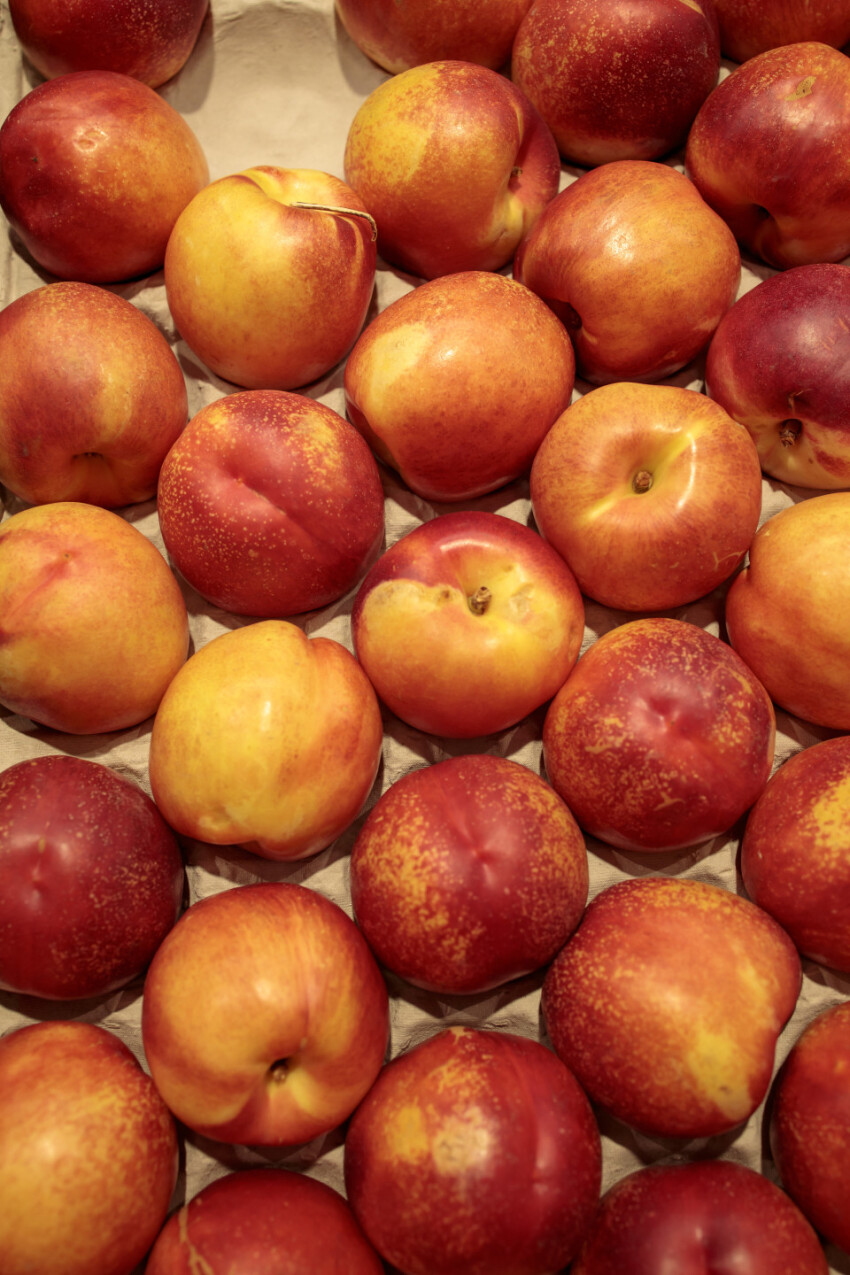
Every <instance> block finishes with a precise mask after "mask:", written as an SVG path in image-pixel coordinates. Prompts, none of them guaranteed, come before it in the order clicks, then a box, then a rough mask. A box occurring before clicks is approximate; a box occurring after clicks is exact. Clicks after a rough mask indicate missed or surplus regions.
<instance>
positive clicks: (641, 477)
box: [632, 469, 652, 495]
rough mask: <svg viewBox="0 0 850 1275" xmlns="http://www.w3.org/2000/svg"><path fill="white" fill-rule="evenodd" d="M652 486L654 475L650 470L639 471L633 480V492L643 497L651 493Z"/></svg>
mask: <svg viewBox="0 0 850 1275" xmlns="http://www.w3.org/2000/svg"><path fill="white" fill-rule="evenodd" d="M651 486H652V474H651V473H650V472H649V470H648V469H639V470H638V472H637V473H636V474H635V476H634V478H633V479H632V491H635V492H637V494H638V495H642V494H643V492H645V491H649V489H650V487H651Z"/></svg>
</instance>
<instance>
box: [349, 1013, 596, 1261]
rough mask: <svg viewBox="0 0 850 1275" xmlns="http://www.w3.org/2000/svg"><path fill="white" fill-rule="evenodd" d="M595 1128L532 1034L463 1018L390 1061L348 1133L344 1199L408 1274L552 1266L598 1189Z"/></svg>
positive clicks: (564, 1256)
mask: <svg viewBox="0 0 850 1275" xmlns="http://www.w3.org/2000/svg"><path fill="white" fill-rule="evenodd" d="M600 1175H601V1154H600V1141H599V1132H598V1129H597V1127H596V1122H595V1120H594V1118H593V1114H592V1112H591V1109H590V1104H589V1103H588V1101H587V1099H586V1098H585V1096H584V1094H583V1093H582V1091H581V1089H580V1088H579V1086H578V1085H577V1084H576V1082H575V1080H574V1079H573V1077H572V1076H571V1075H570V1073H569V1071H568V1070H567V1069H566V1067H564V1066H563V1065H562V1064H561V1063H559V1062H558V1060H557V1058H555V1057H554V1055H553V1054H552V1053H551V1052H550V1051H549V1050H547V1049H544V1047H543V1046H542V1045H540V1044H538V1043H537V1042H536V1041H533V1040H528V1039H525V1038H523V1037H520V1036H515V1035H513V1034H511V1033H508V1032H497V1031H485V1030H479V1029H473V1028H464V1027H455V1028H449V1029H448V1030H446V1031H443V1032H440V1033H438V1034H437V1035H436V1036H433V1037H431V1038H429V1039H428V1040H426V1041H425V1042H424V1043H423V1044H420V1045H418V1046H417V1047H416V1048H414V1049H411V1050H409V1051H408V1052H407V1053H406V1054H403V1055H402V1056H400V1057H399V1058H396V1059H395V1060H394V1061H393V1062H391V1063H390V1064H389V1065H388V1066H387V1067H386V1068H385V1069H384V1071H383V1072H382V1073H381V1075H380V1077H379V1078H378V1081H377V1082H376V1084H375V1085H374V1087H373V1088H372V1090H371V1091H370V1093H369V1094H368V1095H367V1097H366V1099H365V1101H364V1102H363V1103H361V1105H360V1107H359V1108H358V1110H357V1111H356V1112H355V1115H354V1117H353V1119H352V1121H351V1124H350V1126H349V1131H348V1136H347V1138H346V1144H345V1184H346V1192H347V1194H348V1199H349V1201H350V1203H351V1206H352V1208H353V1209H354V1212H355V1214H356V1215H357V1217H358V1219H359V1221H360V1223H361V1225H362V1226H363V1229H364V1230H365V1232H366V1234H367V1235H368V1236H369V1237H370V1239H371V1240H372V1242H373V1243H374V1245H375V1247H376V1248H377V1249H378V1251H379V1253H380V1254H381V1256H382V1257H384V1259H385V1260H386V1261H388V1262H391V1263H392V1264H393V1265H394V1266H397V1267H399V1268H400V1269H401V1270H403V1271H405V1272H406V1275H507V1273H508V1272H510V1275H545V1272H549V1271H553V1270H556V1269H560V1268H561V1267H562V1266H563V1265H564V1264H565V1263H566V1262H567V1261H569V1259H570V1258H571V1257H572V1255H573V1253H574V1252H575V1250H576V1248H577V1247H578V1244H579V1242H580V1240H581V1237H582V1236H583V1234H584V1232H585V1231H586V1229H587V1227H588V1225H589V1223H590V1220H591V1218H592V1216H593V1211H594V1208H595V1206H596V1201H597V1199H598V1195H599V1184H600Z"/></svg>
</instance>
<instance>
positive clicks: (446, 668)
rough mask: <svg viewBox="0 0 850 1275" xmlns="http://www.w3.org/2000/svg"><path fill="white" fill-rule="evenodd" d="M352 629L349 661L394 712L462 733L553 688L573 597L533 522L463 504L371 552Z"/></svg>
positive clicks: (519, 712)
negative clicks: (461, 509)
mask: <svg viewBox="0 0 850 1275" xmlns="http://www.w3.org/2000/svg"><path fill="white" fill-rule="evenodd" d="M482 589H483V590H484V592H485V594H486V596H483V597H482V593H481V591H482ZM479 599H481V600H480V601H479ZM351 628H352V635H353V639H354V650H355V654H356V655H357V658H358V660H359V661H360V663H361V665H362V666H363V668H364V670H365V672H366V674H367V676H368V677H369V680H370V681H371V683H372V685H373V686H374V687H375V690H376V691H377V693H378V695H379V696H380V698H381V699H382V700H383V702H384V703H385V704H386V705H387V707H388V708H390V709H391V710H392V711H393V712H394V713H395V714H396V715H397V716H398V717H400V718H401V719H402V721H404V722H407V723H408V724H409V725H411V726H413V727H414V728H415V729H417V730H424V731H427V732H429V733H432V734H435V735H447V736H449V737H450V738H453V739H472V738H475V737H476V736H478V735H486V734H491V733H493V732H496V731H501V730H505V729H507V727H509V726H512V725H514V724H515V723H516V722H518V721H520V720H521V719H522V718H523V717H526V716H527V715H528V714H529V713H531V712H533V711H534V710H535V709H536V708H539V707H540V705H541V704H543V703H544V702H545V701H546V700H547V699H549V698H550V697H551V696H552V695H554V693H555V692H556V690H557V689H558V687H559V686H561V685H562V684H563V682H564V679H565V678H566V677H567V675H568V673H569V671H570V669H571V668H572V667H573V665H574V663H575V661H576V659H577V658H578V653H579V650H580V647H581V641H582V637H583V633H584V604H583V601H582V598H581V594H580V593H579V590H578V586H577V584H576V583H575V578H574V577H573V575H572V572H571V571H570V570H569V568H568V567H567V566H566V564H565V563H564V562H563V559H561V558H560V557H559V556H558V554H556V553H555V551H554V549H552V548H551V547H550V546H549V545H547V544H546V543H545V541H544V540H543V539H542V538H541V537H540V536H538V535H537V533H536V532H534V531H532V530H530V528H528V527H524V526H521V525H520V524H519V523H516V522H514V521H513V520H512V519H510V518H507V517H505V516H504V515H501V514H491V513H487V512H486V511H482V510H468V511H464V512H458V513H449V514H443V515H441V516H440V517H439V518H435V519H432V520H431V521H430V522H427V523H423V524H422V525H421V526H419V527H417V528H416V529H415V530H414V531H412V532H409V533H408V534H407V535H406V536H403V537H402V538H401V539H400V540H397V541H396V542H395V544H393V545H392V546H391V547H390V548H389V549H388V550H387V551H386V552H385V553H383V554H382V555H381V557H380V558H379V559H378V561H377V562H376V563H375V565H374V566H373V567H371V568H370V570H369V572H368V573H367V575H366V578H365V579H364V581H363V583H362V584H361V586H360V588H359V590H358V592H357V595H356V597H355V599H354V606H353V608H352V612H351Z"/></svg>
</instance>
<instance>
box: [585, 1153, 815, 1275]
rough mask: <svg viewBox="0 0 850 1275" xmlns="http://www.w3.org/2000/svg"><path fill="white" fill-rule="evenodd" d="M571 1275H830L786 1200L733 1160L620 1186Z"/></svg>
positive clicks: (661, 1171)
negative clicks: (727, 1274)
mask: <svg viewBox="0 0 850 1275" xmlns="http://www.w3.org/2000/svg"><path fill="white" fill-rule="evenodd" d="M570 1269H571V1275H622V1273H623V1272H624V1271H629V1272H630V1273H631V1275H657V1272H658V1271H661V1270H665V1269H666V1270H670V1271H674V1270H675V1271H676V1272H677V1275H703V1272H705V1271H711V1272H718V1273H719V1272H722V1271H733V1270H734V1271H735V1272H737V1273H739V1275H827V1269H828V1268H827V1262H826V1257H825V1256H824V1252H823V1249H822V1248H821V1245H820V1241H819V1240H818V1237H817V1235H816V1234H815V1232H814V1230H813V1229H812V1227H811V1226H810V1225H809V1223H808V1222H807V1221H806V1219H805V1218H804V1217H803V1215H802V1213H800V1211H799V1209H797V1208H796V1206H795V1205H794V1204H793V1203H792V1202H791V1200H789V1199H788V1197H787V1195H785V1193H784V1192H783V1191H781V1190H779V1188H778V1187H776V1186H774V1184H773V1183H772V1182H771V1181H770V1180H769V1179H768V1178H765V1177H762V1175H761V1174H760V1173H756V1172H755V1171H754V1170H753V1169H749V1168H746V1167H745V1166H744V1165H742V1164H738V1163H736V1162H735V1161H731V1160H698V1161H693V1162H692V1163H690V1164H677V1165H675V1166H674V1165H653V1166H651V1167H649V1168H645V1169H640V1170H638V1171H637V1172H635V1173H630V1174H629V1175H628V1176H627V1177H625V1178H621V1179H620V1181H619V1182H617V1183H615V1185H614V1186H613V1187H611V1188H610V1189H609V1190H608V1191H607V1192H606V1194H605V1195H604V1196H603V1197H602V1201H601V1203H600V1208H599V1212H598V1213H597V1216H596V1220H595V1222H594V1225H593V1228H592V1230H591V1233H590V1235H589V1236H588V1238H587V1240H586V1241H585V1244H584V1246H583V1248H582V1251H581V1253H580V1254H579V1257H578V1259H577V1261H576V1262H574V1263H573V1266H572V1267H571V1268H570Z"/></svg>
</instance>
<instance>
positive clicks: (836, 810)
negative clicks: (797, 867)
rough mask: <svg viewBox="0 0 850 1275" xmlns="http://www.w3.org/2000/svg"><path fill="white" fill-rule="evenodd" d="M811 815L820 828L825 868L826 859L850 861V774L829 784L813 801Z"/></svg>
mask: <svg viewBox="0 0 850 1275" xmlns="http://www.w3.org/2000/svg"><path fill="white" fill-rule="evenodd" d="M809 818H810V820H811V824H812V826H813V827H814V828H815V829H816V830H817V838H818V851H819V854H820V856H821V861H822V868H823V865H824V864H825V863H828V862H829V863H835V864H839V863H845V862H846V861H847V842H848V827H850V775H847V776H845V777H844V778H842V779H839V780H837V782H835V783H834V784H831V785H830V786H829V787H828V788H826V789H825V790H824V791H823V792H822V793H821V795H820V797H819V798H818V800H817V801H816V802H814V803H813V805H812V807H811V810H810V815H809Z"/></svg>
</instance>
